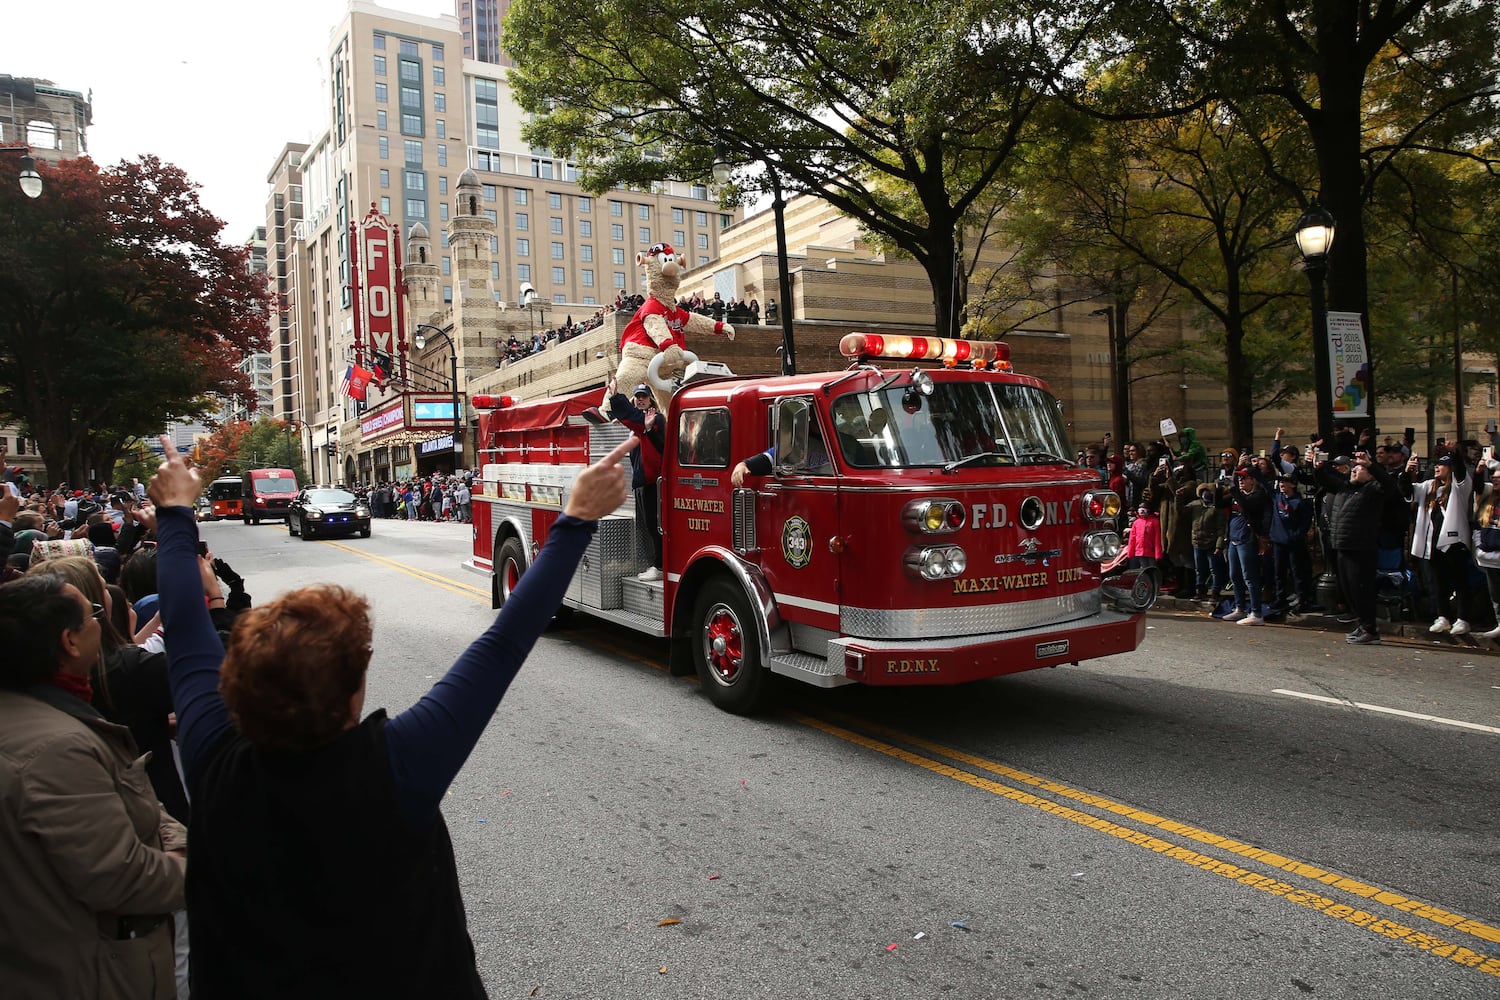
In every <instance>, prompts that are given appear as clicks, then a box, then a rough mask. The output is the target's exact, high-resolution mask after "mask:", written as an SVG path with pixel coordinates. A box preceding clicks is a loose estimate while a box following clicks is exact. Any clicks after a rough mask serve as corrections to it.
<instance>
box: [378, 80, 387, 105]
mask: <svg viewBox="0 0 1500 1000" xmlns="http://www.w3.org/2000/svg"><path fill="white" fill-rule="evenodd" d="M385 101H386V91H385V84H383V83H377V84H376V85H375V103H376V104H384V103H385Z"/></svg>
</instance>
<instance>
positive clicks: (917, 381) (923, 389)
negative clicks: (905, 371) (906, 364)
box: [911, 368, 934, 396]
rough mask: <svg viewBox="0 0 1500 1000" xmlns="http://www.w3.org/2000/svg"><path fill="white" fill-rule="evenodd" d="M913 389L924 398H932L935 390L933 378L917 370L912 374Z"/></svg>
mask: <svg viewBox="0 0 1500 1000" xmlns="http://www.w3.org/2000/svg"><path fill="white" fill-rule="evenodd" d="M911 387H912V388H913V389H915V390H917V391H918V392H920V393H921V394H922V395H924V396H931V395H932V390H933V388H934V386H933V384H932V376H931V375H929V374H927V373H926V372H924V371H922V370H921V369H920V368H918V369H915V370H914V371H913V372H912V373H911Z"/></svg>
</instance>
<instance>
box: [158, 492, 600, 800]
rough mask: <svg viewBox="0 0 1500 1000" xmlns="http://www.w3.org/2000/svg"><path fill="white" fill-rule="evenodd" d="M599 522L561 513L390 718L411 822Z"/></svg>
mask: <svg viewBox="0 0 1500 1000" xmlns="http://www.w3.org/2000/svg"><path fill="white" fill-rule="evenodd" d="M594 527H595V522H593V521H580V520H578V519H577V518H572V517H568V516H566V515H564V516H563V517H560V518H558V519H557V521H556V522H554V523H553V525H552V530H551V531H549V532H548V533H547V544H546V545H544V546H542V551H541V552H540V553H538V554H537V557H536V561H535V562H534V563H532V565H531V566H530V567H529V568H528V569H527V570H526V572H525V574H523V575H522V577H521V580H520V582H519V583H517V584H516V589H515V590H514V591H512V592H511V595H510V598H509V599H508V600H507V601H506V602H505V606H504V607H503V608H501V609H500V614H499V615H498V616H496V618H495V622H494V624H492V625H491V626H490V627H489V628H488V629H487V630H486V631H485V633H484V634H483V635H481V636H480V637H479V638H478V639H475V640H474V642H473V643H472V644H471V645H470V646H469V648H468V649H467V650H465V651H464V653H463V655H462V656H460V657H459V658H458V660H457V661H456V662H455V663H454V664H453V666H452V667H450V668H449V670H448V672H447V673H446V674H444V675H443V678H442V679H441V680H439V681H438V682H437V683H436V684H434V685H433V686H432V690H430V691H428V692H427V693H426V694H425V695H423V696H422V698H421V700H419V701H418V702H417V703H416V704H415V705H413V706H412V707H411V708H408V709H407V710H406V711H404V712H402V713H401V714H400V715H397V716H396V717H395V718H393V719H391V720H390V722H388V723H386V727H385V738H386V750H387V752H388V754H389V756H390V761H391V775H392V777H393V778H394V781H395V788H396V801H397V802H398V803H400V806H401V811H402V814H403V815H404V816H406V818H407V821H408V822H409V823H411V824H412V826H414V827H418V828H420V827H423V826H426V825H427V824H428V823H430V822H431V821H432V819H433V818H434V817H435V816H436V815H437V809H438V803H440V802H441V801H442V798H443V793H444V792H446V791H447V790H448V785H449V784H450V783H451V782H452V781H453V778H454V776H456V775H457V774H458V771H459V769H460V768H461V767H463V765H464V761H466V760H468V759H469V754H470V753H471V752H472V751H473V749H474V744H476V743H477V742H479V736H480V734H481V733H483V732H484V727H485V726H487V725H488V724H489V721H490V717H491V716H493V715H494V714H495V709H496V708H497V707H499V705H500V699H501V698H503V697H505V692H506V690H507V689H508V688H509V687H510V682H511V681H512V680H514V679H515V676H516V674H517V673H518V672H519V671H520V669H521V664H523V663H524V662H525V661H526V656H527V654H529V653H530V652H531V647H532V646H533V645H535V644H536V640H537V637H538V636H540V635H541V634H542V630H543V629H544V628H546V627H547V623H548V621H550V620H551V618H552V616H553V614H554V613H555V612H556V611H557V608H558V605H560V604H561V603H562V598H563V593H564V592H565V591H566V590H567V588H568V584H569V582H571V581H572V579H573V571H574V570H576V569H577V568H578V562H579V560H580V559H582V558H583V553H584V551H585V550H586V549H587V548H588V545H589V541H590V540H591V539H592V538H593V535H594ZM174 641H175V640H174Z"/></svg>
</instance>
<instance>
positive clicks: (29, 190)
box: [0, 146, 42, 198]
mask: <svg viewBox="0 0 1500 1000" xmlns="http://www.w3.org/2000/svg"><path fill="white" fill-rule="evenodd" d="M0 153H20V154H21V178H20V180H21V193H22V194H24V195H25V196H26V197H28V198H40V197H41V196H42V175H41V174H39V173H37V172H36V160H33V159H32V158H31V147H30V146H0Z"/></svg>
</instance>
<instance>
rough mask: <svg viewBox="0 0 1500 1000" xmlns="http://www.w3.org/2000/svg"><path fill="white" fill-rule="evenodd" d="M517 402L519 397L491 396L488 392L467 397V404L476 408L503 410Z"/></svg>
mask: <svg viewBox="0 0 1500 1000" xmlns="http://www.w3.org/2000/svg"><path fill="white" fill-rule="evenodd" d="M519 402H520V399H518V398H517V397H515V396H491V395H489V394H488V393H480V394H479V395H477V396H470V397H469V405H470V406H472V407H474V409H476V410H503V409H505V408H506V407H508V406H515V405H516V404H517V403H519Z"/></svg>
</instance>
